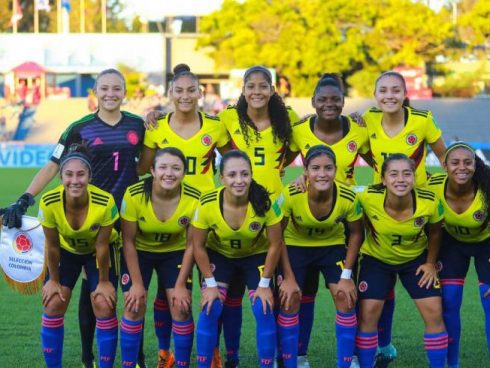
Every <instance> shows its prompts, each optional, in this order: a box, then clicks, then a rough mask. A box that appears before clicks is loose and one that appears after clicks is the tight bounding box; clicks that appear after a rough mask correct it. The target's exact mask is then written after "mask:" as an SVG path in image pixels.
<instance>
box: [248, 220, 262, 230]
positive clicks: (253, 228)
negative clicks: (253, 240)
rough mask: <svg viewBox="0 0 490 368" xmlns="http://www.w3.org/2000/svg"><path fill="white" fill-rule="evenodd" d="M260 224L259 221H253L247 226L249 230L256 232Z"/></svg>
mask: <svg viewBox="0 0 490 368" xmlns="http://www.w3.org/2000/svg"><path fill="white" fill-rule="evenodd" d="M261 227H262V226H261V225H260V222H257V221H254V222H252V223H251V224H250V225H249V226H248V228H249V229H250V231H253V232H257V231H259V230H260V228H261Z"/></svg>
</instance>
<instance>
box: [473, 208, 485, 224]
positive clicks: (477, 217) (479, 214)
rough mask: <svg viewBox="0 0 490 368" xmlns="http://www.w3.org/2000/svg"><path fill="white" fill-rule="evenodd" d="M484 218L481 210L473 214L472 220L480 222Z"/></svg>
mask: <svg viewBox="0 0 490 368" xmlns="http://www.w3.org/2000/svg"><path fill="white" fill-rule="evenodd" d="M484 217H485V213H484V212H483V211H482V210H478V211H475V213H473V218H474V219H475V220H476V221H478V222H482V221H483V218H484Z"/></svg>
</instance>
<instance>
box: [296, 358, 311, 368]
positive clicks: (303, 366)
mask: <svg viewBox="0 0 490 368" xmlns="http://www.w3.org/2000/svg"><path fill="white" fill-rule="evenodd" d="M297 363H298V364H297V367H298V368H310V363H308V358H307V357H306V355H299V356H298V360H297Z"/></svg>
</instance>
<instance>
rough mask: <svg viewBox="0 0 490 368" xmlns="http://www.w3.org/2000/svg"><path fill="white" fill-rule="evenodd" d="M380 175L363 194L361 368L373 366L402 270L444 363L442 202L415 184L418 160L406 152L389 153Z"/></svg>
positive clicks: (438, 361) (434, 355)
mask: <svg viewBox="0 0 490 368" xmlns="http://www.w3.org/2000/svg"><path fill="white" fill-rule="evenodd" d="M381 176H382V184H379V185H372V186H369V187H368V188H367V190H366V191H364V192H362V193H360V194H359V195H358V197H359V200H360V202H361V205H362V208H363V209H364V219H365V221H366V229H367V235H366V238H365V240H364V242H363V244H362V247H361V254H362V258H361V260H360V264H359V266H360V271H359V277H358V280H359V284H358V289H359V299H360V312H359V328H358V334H357V337H356V348H357V352H358V357H359V363H360V366H361V368H368V367H369V368H371V367H372V366H373V363H374V358H375V354H376V348H377V346H378V320H379V317H380V315H381V311H382V309H383V304H384V299H385V296H386V293H387V292H388V291H389V290H391V289H392V288H393V286H394V283H395V280H396V277H397V276H398V277H399V278H400V280H401V282H402V284H403V286H404V287H405V288H406V289H407V291H408V293H409V294H410V296H411V297H412V299H414V301H415V304H416V306H417V308H418V309H419V312H420V314H421V315H422V318H423V320H424V323H425V335H424V343H425V348H426V351H427V355H428V358H429V362H430V366H431V367H432V368H443V367H444V364H445V360H446V354H447V344H448V336H447V332H446V330H445V327H444V322H443V318H442V304H441V296H440V286H439V281H438V279H437V272H436V267H435V263H436V261H437V255H438V251H439V245H440V240H441V239H440V238H441V234H442V232H441V223H442V219H443V208H442V205H441V203H440V201H439V200H438V199H437V198H436V196H435V194H434V193H432V192H430V191H428V190H425V189H420V188H414V184H415V163H414V162H413V160H411V159H409V158H408V157H407V156H406V155H404V154H392V155H390V156H389V157H387V158H386V160H385V161H384V162H383V165H382V167H381ZM426 227H427V228H428V235H426V232H425V228H426Z"/></svg>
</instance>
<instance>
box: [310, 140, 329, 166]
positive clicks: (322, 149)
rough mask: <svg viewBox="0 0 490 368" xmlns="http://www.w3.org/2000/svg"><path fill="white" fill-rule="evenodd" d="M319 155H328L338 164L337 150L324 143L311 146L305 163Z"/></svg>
mask: <svg viewBox="0 0 490 368" xmlns="http://www.w3.org/2000/svg"><path fill="white" fill-rule="evenodd" d="M318 155H327V156H328V157H330V158H331V159H332V161H333V163H334V165H337V159H336V157H335V152H334V151H333V150H332V149H331V148H330V147H328V146H325V145H323V144H318V145H316V146H313V147H311V148H310V149H309V150H308V152H307V153H306V156H305V164H307V163H309V162H310V161H311V160H312V159H313V158H314V157H316V156H318Z"/></svg>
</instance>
